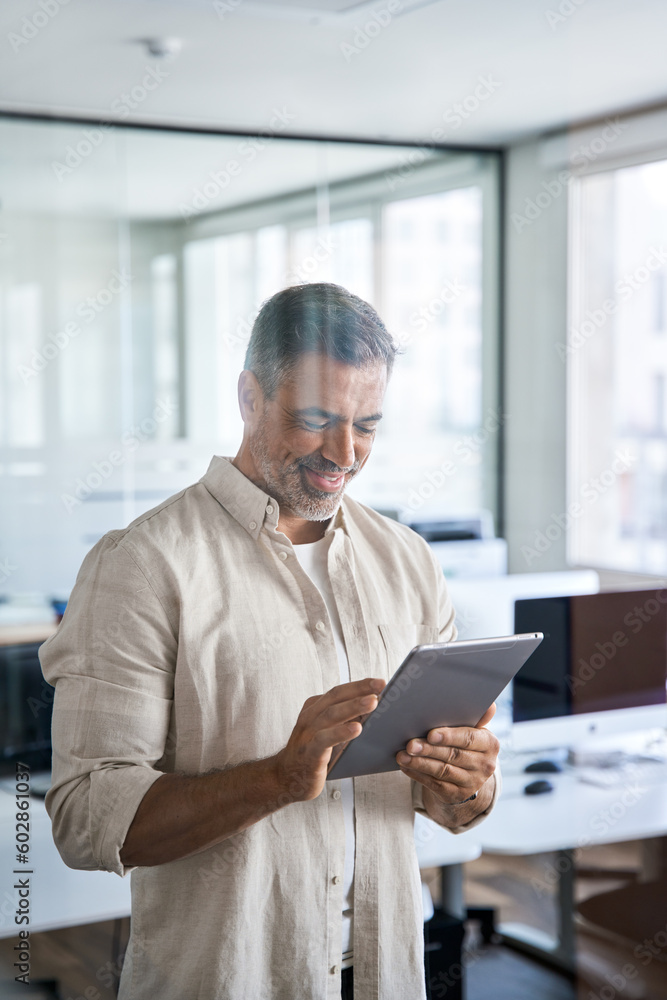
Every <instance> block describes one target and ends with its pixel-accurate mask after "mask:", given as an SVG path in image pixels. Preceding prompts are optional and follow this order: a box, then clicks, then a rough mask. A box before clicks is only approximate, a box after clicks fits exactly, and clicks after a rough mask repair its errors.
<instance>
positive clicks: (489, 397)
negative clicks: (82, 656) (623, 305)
mask: <svg viewBox="0 0 667 1000" xmlns="http://www.w3.org/2000/svg"><path fill="white" fill-rule="evenodd" d="M0 148H2V150H3V152H4V155H3V157H2V158H1V159H0V196H1V200H2V205H1V214H0V358H1V363H2V374H1V376H0V379H1V381H0V392H1V402H0V477H1V478H0V489H1V495H2V512H3V513H2V521H1V522H0V574H1V575H0V596H3V595H4V596H9V597H15V596H16V595H19V594H22V595H24V596H25V595H35V599H36V600H38V601H39V600H43V599H44V598H45V597H49V598H50V597H54V596H62V597H66V596H67V594H68V593H69V591H70V590H71V587H72V585H73V583H74V579H75V576H76V572H77V569H78V567H79V565H80V563H81V561H82V559H83V557H84V555H85V553H86V551H87V550H88V549H89V548H90V547H91V546H92V545H93V544H94V543H95V541H96V540H97V539H98V538H99V537H100V536H101V535H102V534H103V533H104V532H105V531H107V530H109V529H111V528H116V527H122V526H124V525H126V524H127V523H129V521H131V520H132V519H133V518H134V517H136V516H138V515H139V514H140V513H142V512H143V511H145V510H147V509H149V508H151V507H153V506H155V505H156V504H158V503H159V502H160V501H161V500H163V499H164V498H166V497H167V496H169V495H170V494H171V493H173V492H175V491H177V490H178V489H181V488H182V487H184V486H186V485H188V484H190V483H191V482H194V481H196V480H197V479H199V478H200V476H202V475H203V473H204V472H205V471H206V468H207V465H208V462H209V460H210V457H211V455H212V454H225V455H233V454H234V453H235V452H236V450H237V448H238V445H239V442H240V437H241V431H242V425H241V420H240V416H239V413H238V407H237V401H236V382H237V379H238V374H239V372H240V371H241V369H242V367H243V359H244V353H245V347H246V344H247V341H248V338H249V335H250V330H251V327H252V323H253V320H254V317H255V315H256V313H257V310H258V308H259V306H260V305H261V303H262V301H264V300H265V299H266V298H267V297H268V296H270V295H272V294H273V293H274V292H275V291H277V290H278V289H280V288H282V287H285V286H286V285H288V284H295V283H299V282H308V281H335V282H337V283H339V284H342V285H344V286H345V287H347V288H349V289H350V290H351V291H354V292H356V293H357V294H359V295H361V296H362V297H363V298H365V299H367V300H368V301H370V302H371V303H372V304H373V305H374V306H375V307H376V308H377V309H378V311H379V312H380V314H381V315H382V316H383V318H384V320H385V322H386V323H387V325H388V327H389V329H390V330H391V331H392V333H393V334H394V335H395V337H396V338H397V339H398V340H399V341H400V342H401V345H402V348H403V353H402V355H401V356H400V358H399V359H398V361H397V364H396V368H395V371H394V375H393V378H392V381H391V383H390V386H389V390H388V394H387V400H386V406H385V414H386V416H385V419H384V420H383V423H382V426H381V429H380V431H379V433H378V437H377V441H376V444H375V448H374V453H373V456H372V458H371V460H370V461H369V463H368V465H367V467H366V468H365V469H364V472H363V474H362V476H360V477H359V480H358V482H355V484H354V485H353V488H352V489H351V495H353V496H355V497H356V498H357V499H359V500H361V501H362V502H365V503H368V504H370V505H372V506H375V507H376V508H378V509H382V510H384V511H388V512H393V513H394V515H398V516H401V515H402V516H413V515H423V514H429V513H430V514H433V515H434V516H436V517H437V516H442V515H445V514H447V513H451V514H456V515H461V514H466V513H473V512H477V511H479V510H480V509H481V508H485V509H490V510H492V511H495V504H496V495H497V452H498V443H499V441H498V438H499V429H500V427H501V426H502V414H500V412H499V410H498V395H497V382H498V374H497V356H498V329H497V301H498V288H497V272H498V197H497V187H498V178H497V159H496V156H495V155H494V154H481V153H469V152H436V151H433V150H428V151H423V152H422V154H420V156H419V158H418V159H419V161H420V162H419V165H418V166H415V165H413V164H412V163H411V158H410V156H409V153H410V150H409V149H407V148H405V147H399V146H388V145H371V144H368V145H366V144H363V143H347V142H325V141H315V140H294V139H282V138H278V137H275V136H274V137H270V138H269V137H267V136H257V137H255V138H253V137H246V138H241V137H233V136H209V135H195V134H191V133H179V132H167V131H164V132H163V131H153V130H151V131H148V130H140V129H122V128H110V127H109V128H100V127H96V126H94V125H90V126H83V125H73V124H66V123H59V122H49V123H45V122H36V121H21V120H0ZM412 159H413V160H414V159H415V158H414V157H412ZM3 560H4V562H3Z"/></svg>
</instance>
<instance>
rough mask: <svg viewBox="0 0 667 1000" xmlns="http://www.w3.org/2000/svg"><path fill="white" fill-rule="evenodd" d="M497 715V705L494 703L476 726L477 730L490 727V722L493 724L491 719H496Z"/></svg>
mask: <svg viewBox="0 0 667 1000" xmlns="http://www.w3.org/2000/svg"><path fill="white" fill-rule="evenodd" d="M495 714H496V703H495V701H494V703H493V704H492V705H489V707H488V708H487V710H486V712H485V713H484V715H483V716H482V718H481V719H480V720H479V722H478V723H477V725H476V726H475V729H483V728H484V726H488V724H489V722H491V719H492V718H493V717H494V715H495Z"/></svg>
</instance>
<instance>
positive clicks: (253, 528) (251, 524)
mask: <svg viewBox="0 0 667 1000" xmlns="http://www.w3.org/2000/svg"><path fill="white" fill-rule="evenodd" d="M248 527H249V528H250V530H251V531H254V530H255V528H256V527H257V521H251V522H250V524H249V525H248Z"/></svg>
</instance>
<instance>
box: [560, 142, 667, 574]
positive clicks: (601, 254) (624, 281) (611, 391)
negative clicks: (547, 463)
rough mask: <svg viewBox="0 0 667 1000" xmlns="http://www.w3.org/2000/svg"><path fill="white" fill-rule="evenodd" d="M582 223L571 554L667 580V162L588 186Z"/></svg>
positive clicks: (574, 352) (576, 221) (577, 231)
mask: <svg viewBox="0 0 667 1000" xmlns="http://www.w3.org/2000/svg"><path fill="white" fill-rule="evenodd" d="M572 222H573V225H572V280H571V301H570V315H571V324H570V328H569V330H568V333H567V337H566V338H565V339H564V340H563V341H562V342H561V343H560V344H557V345H556V349H557V352H558V354H559V357H560V358H561V360H562V361H565V362H567V364H568V366H569V373H568V384H569V407H568V409H569V487H568V492H569V497H570V503H571V504H577V505H578V508H577V511H576V516H575V517H574V519H573V525H572V530H571V531H570V533H569V552H568V556H569V559H570V561H571V562H573V563H578V564H588V565H594V566H600V567H611V568H615V569H621V570H629V571H637V572H649V573H664V572H665V571H666V570H667V516H666V513H665V512H666V511H667V390H666V387H667V337H665V294H666V289H667V284H666V278H667V160H662V161H658V162H655V163H649V164H642V165H640V166H632V167H625V168H622V169H616V170H609V171H606V172H604V173H599V174H594V175H591V176H587V177H583V178H581V179H579V180H578V181H577V182H576V185H575V187H574V190H573V198H572ZM579 508H580V512H579Z"/></svg>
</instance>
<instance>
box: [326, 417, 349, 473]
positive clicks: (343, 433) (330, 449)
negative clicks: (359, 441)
mask: <svg viewBox="0 0 667 1000" xmlns="http://www.w3.org/2000/svg"><path fill="white" fill-rule="evenodd" d="M321 453H322V457H323V458H326V459H327V461H329V462H333V463H334V464H335V465H337V466H338V468H339V469H351V468H352V466H353V465H354V462H355V452H354V433H353V428H352V427H351V426H350V427H347V426H346V425H345V424H343V423H339V424H337V425H336V426H335V427H332V428H331V430H330V431H329V432H328V433H327V434H326V437H325V440H324V445H323V447H322V449H321Z"/></svg>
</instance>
